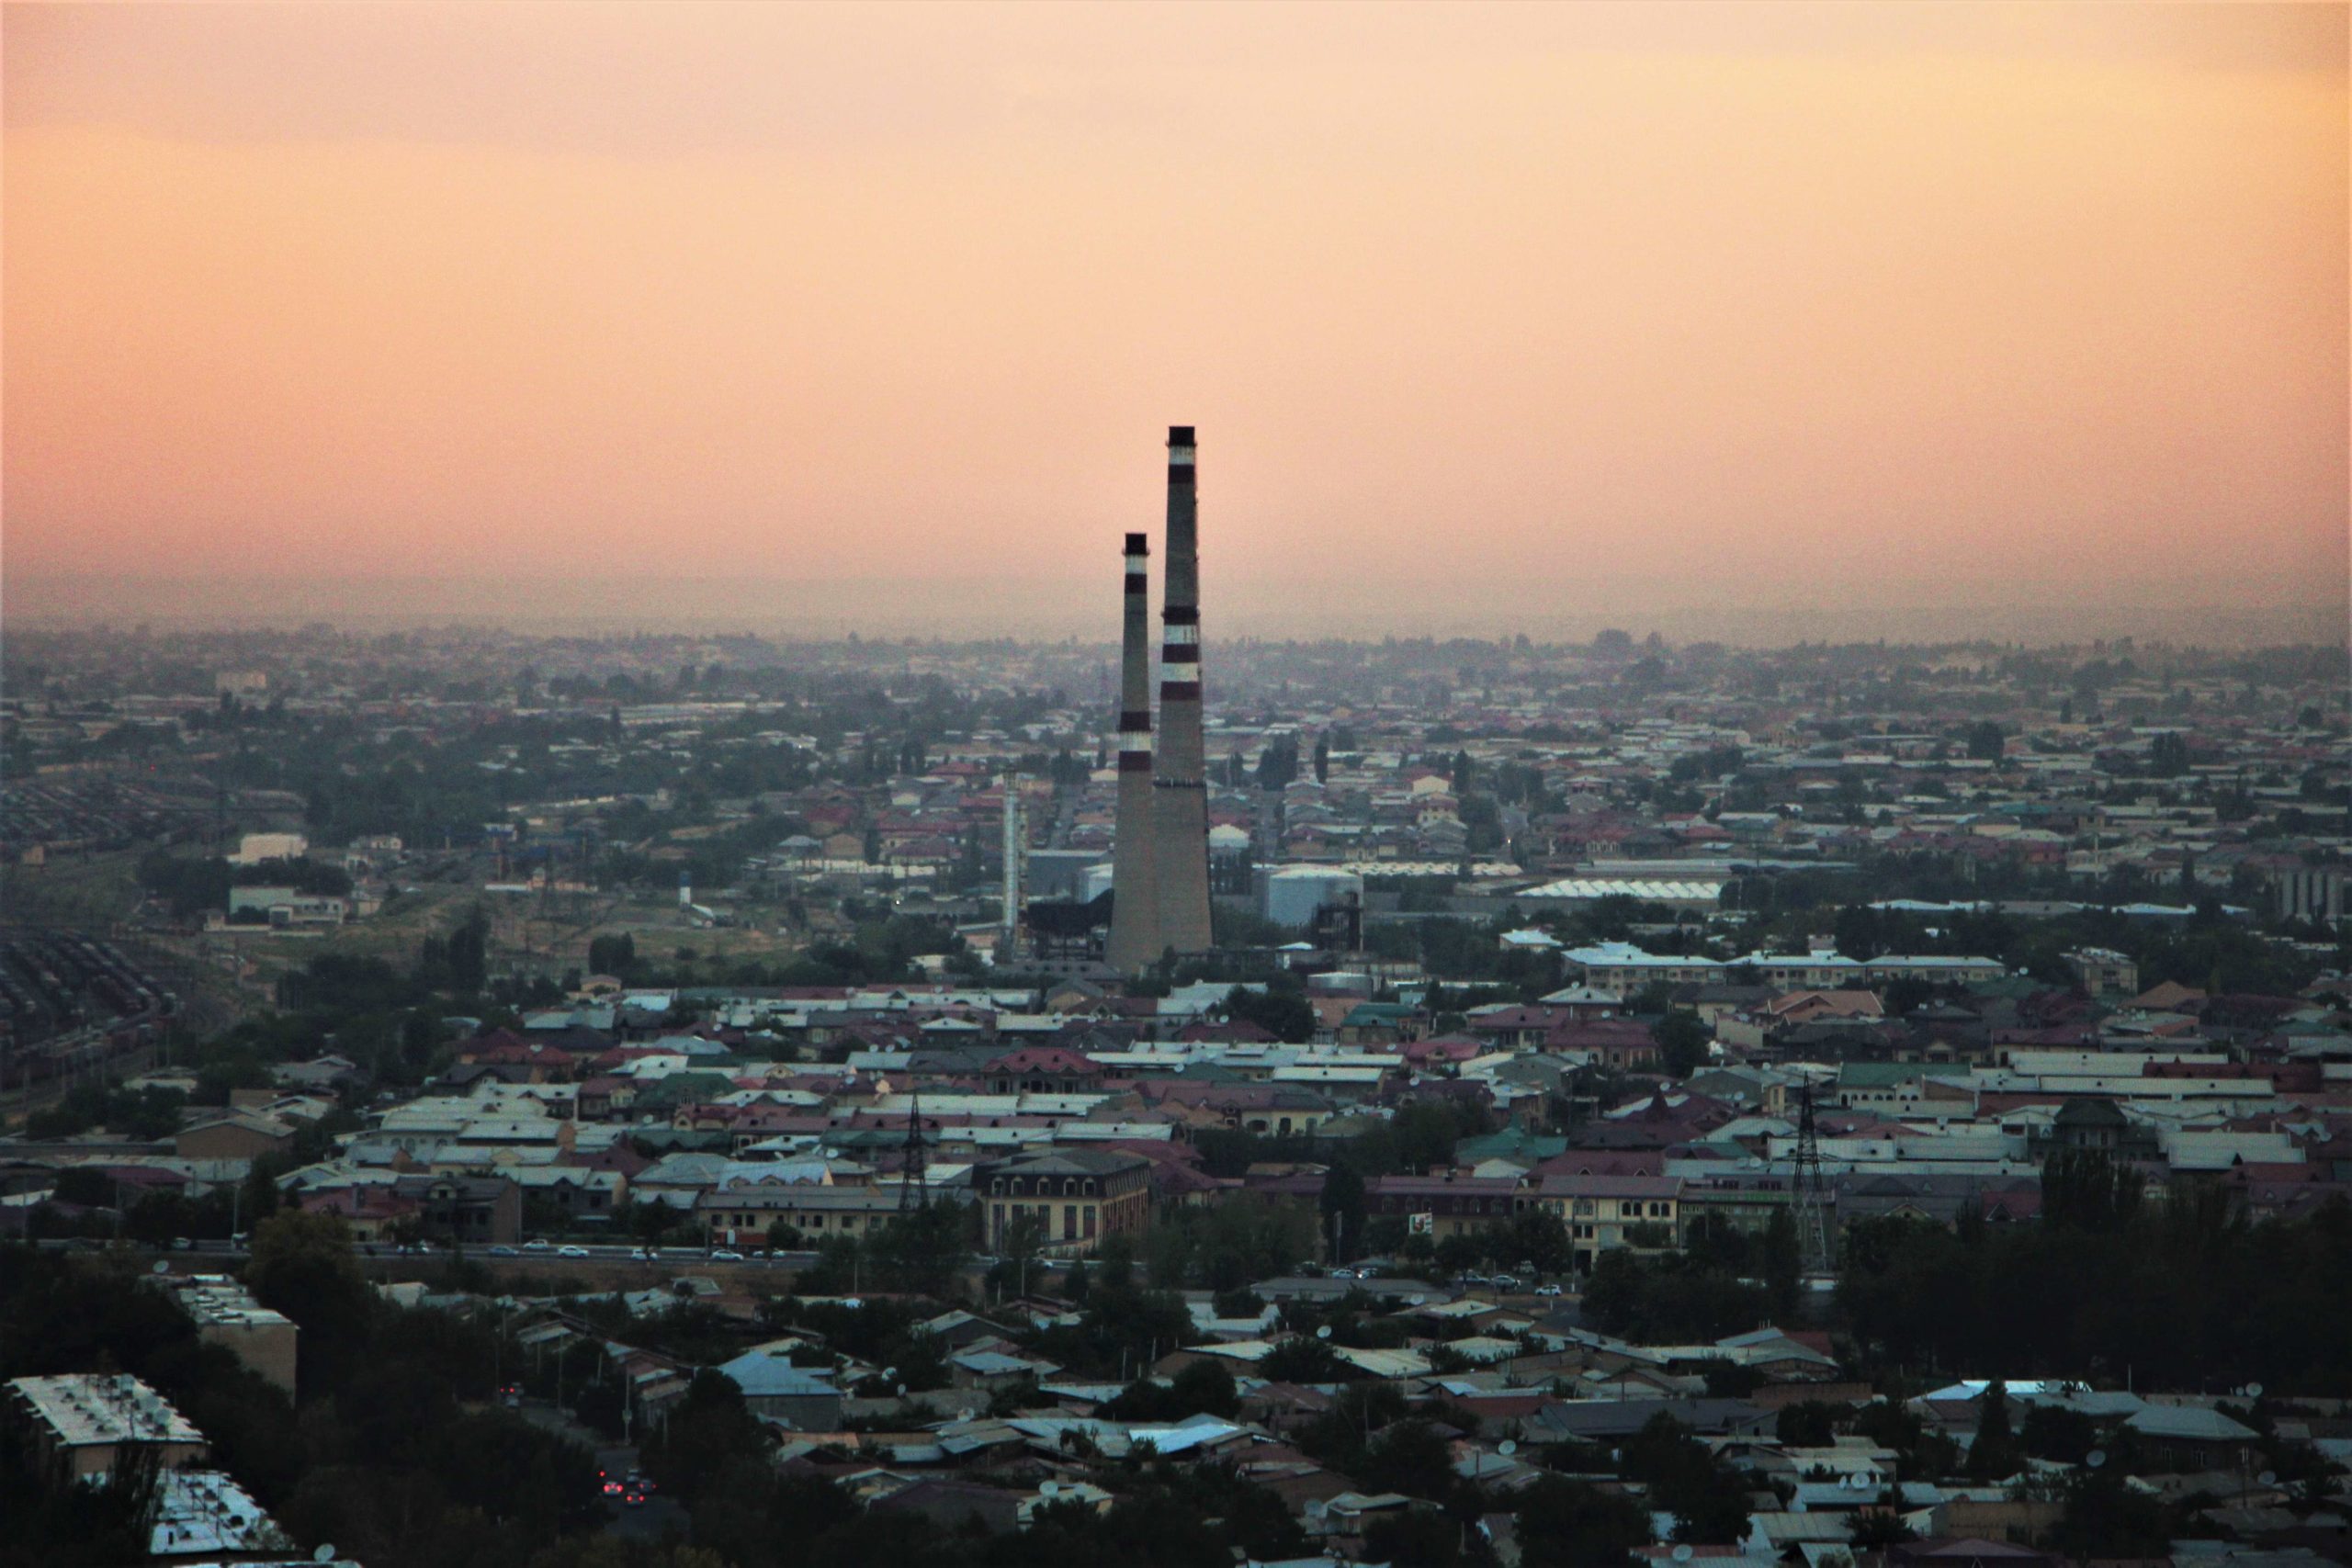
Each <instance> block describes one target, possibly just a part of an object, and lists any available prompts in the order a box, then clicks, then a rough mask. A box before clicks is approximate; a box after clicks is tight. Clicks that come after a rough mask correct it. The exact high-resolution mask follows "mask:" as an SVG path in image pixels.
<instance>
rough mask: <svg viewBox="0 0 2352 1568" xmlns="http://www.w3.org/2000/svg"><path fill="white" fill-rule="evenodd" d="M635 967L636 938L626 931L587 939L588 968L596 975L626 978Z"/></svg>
mask: <svg viewBox="0 0 2352 1568" xmlns="http://www.w3.org/2000/svg"><path fill="white" fill-rule="evenodd" d="M636 967H637V938H635V937H633V936H631V935H630V934H628V932H627V931H621V932H618V933H607V934H605V935H603V936H596V937H591V938H589V939H588V968H589V970H590V971H591V972H592V973H594V974H597V975H610V976H615V977H616V978H618V979H624V980H625V979H627V978H628V974H629V971H630V970H632V969H634V968H636Z"/></svg>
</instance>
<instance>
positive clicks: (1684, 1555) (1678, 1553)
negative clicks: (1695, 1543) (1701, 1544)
mask: <svg viewBox="0 0 2352 1568" xmlns="http://www.w3.org/2000/svg"><path fill="white" fill-rule="evenodd" d="M1697 1555H1698V1553H1697V1552H1695V1551H1691V1543H1690V1542H1689V1541H1687V1540H1686V1541H1684V1542H1683V1543H1682V1544H1681V1545H1679V1546H1678V1547H1676V1548H1675V1549H1674V1560H1675V1561H1676V1562H1690V1561H1691V1559H1692V1558H1693V1557H1696V1556H1697Z"/></svg>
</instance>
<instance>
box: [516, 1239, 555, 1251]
mask: <svg viewBox="0 0 2352 1568" xmlns="http://www.w3.org/2000/svg"><path fill="white" fill-rule="evenodd" d="M554 1245H555V1244H554V1243H553V1242H551V1241H548V1240H545V1239H544V1238H543V1239H541V1240H538V1241H526V1242H525V1243H524V1244H523V1250H524V1251H526V1252H545V1251H546V1250H547V1249H548V1247H553V1246H554Z"/></svg>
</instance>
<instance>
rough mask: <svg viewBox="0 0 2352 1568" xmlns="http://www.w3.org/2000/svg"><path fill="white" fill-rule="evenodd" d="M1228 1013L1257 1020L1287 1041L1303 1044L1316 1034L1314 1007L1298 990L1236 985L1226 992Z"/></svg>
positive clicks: (1244, 1020) (1277, 1037) (1240, 1018)
mask: <svg viewBox="0 0 2352 1568" xmlns="http://www.w3.org/2000/svg"><path fill="white" fill-rule="evenodd" d="M1225 1016H1226V1017H1227V1018H1229V1019H1233V1020H1235V1021H1239V1022H1245V1023H1254V1024H1256V1025H1257V1026H1258V1027H1259V1028H1261V1029H1262V1030H1264V1031H1266V1032H1268V1033H1270V1034H1272V1036H1273V1037H1274V1038H1275V1039H1276V1040H1279V1041H1281V1042H1283V1043H1285V1044H1292V1045H1303V1044H1306V1043H1308V1042H1310V1041H1312V1040H1313V1039H1314V1038H1315V1031H1316V1019H1315V1009H1314V1008H1313V1007H1312V1006H1310V1005H1309V1004H1308V1002H1307V1000H1306V997H1305V996H1304V995H1302V994H1300V993H1299V992H1297V991H1295V990H1278V989H1272V988H1269V989H1266V990H1262V991H1258V990H1251V989H1250V987H1246V986H1236V987H1233V989H1231V990H1230V991H1227V993H1226V996H1225Z"/></svg>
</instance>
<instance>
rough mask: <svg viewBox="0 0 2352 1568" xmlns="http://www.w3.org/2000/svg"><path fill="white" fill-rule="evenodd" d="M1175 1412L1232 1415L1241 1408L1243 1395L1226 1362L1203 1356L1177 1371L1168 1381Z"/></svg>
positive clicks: (1181, 1413) (1180, 1414)
mask: <svg viewBox="0 0 2352 1568" xmlns="http://www.w3.org/2000/svg"><path fill="white" fill-rule="evenodd" d="M1168 1392H1169V1394H1170V1401H1171V1403H1172V1404H1174V1406H1175V1414H1176V1415H1177V1416H1196V1415H1197V1416H1232V1415H1235V1414H1237V1413H1238V1412H1239V1410H1240V1409H1241V1394H1240V1392H1239V1391H1238V1389H1237V1388H1235V1386H1234V1382H1233V1374H1232V1372H1230V1371H1227V1370H1226V1366H1225V1363H1224V1362H1222V1361H1217V1360H1213V1359H1208V1358H1206V1357H1204V1358H1203V1359H1200V1360H1197V1361H1194V1362H1193V1363H1192V1364H1191V1365H1189V1366H1187V1367H1185V1368H1184V1369H1183V1370H1182V1371H1180V1372H1178V1373H1177V1374H1176V1376H1175V1378H1174V1379H1173V1380H1172V1381H1171V1382H1170V1384H1169V1390H1168Z"/></svg>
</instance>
